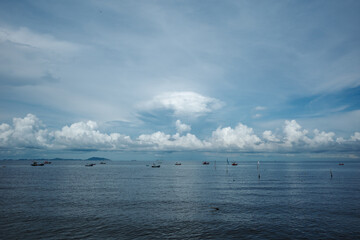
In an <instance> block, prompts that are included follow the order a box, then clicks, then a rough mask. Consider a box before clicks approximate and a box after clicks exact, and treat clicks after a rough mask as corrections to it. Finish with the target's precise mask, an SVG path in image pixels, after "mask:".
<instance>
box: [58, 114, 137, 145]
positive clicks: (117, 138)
mask: <svg viewBox="0 0 360 240" xmlns="http://www.w3.org/2000/svg"><path fill="white" fill-rule="evenodd" d="M97 128H98V126H97V123H96V122H93V121H88V122H78V123H74V124H72V125H71V126H70V127H69V126H65V127H63V128H62V130H61V131H55V132H53V133H52V134H51V136H53V138H54V144H56V145H57V146H59V147H62V148H74V149H110V150H111V149H113V150H116V149H117V150H118V149H121V148H122V145H123V144H131V139H130V137H129V136H124V135H121V134H119V133H111V134H104V133H100V132H99V131H98V130H97Z"/></svg>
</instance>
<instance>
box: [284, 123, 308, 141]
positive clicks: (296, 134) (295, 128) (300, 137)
mask: <svg viewBox="0 0 360 240" xmlns="http://www.w3.org/2000/svg"><path fill="white" fill-rule="evenodd" d="M307 133H308V131H307V130H306V129H304V130H301V126H300V125H299V124H298V123H297V122H296V121H295V120H291V121H288V120H286V121H285V127H284V134H285V144H286V145H288V146H291V145H292V144H299V143H310V139H309V138H308V137H307V136H306V134H307Z"/></svg>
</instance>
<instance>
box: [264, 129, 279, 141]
mask: <svg viewBox="0 0 360 240" xmlns="http://www.w3.org/2000/svg"><path fill="white" fill-rule="evenodd" d="M263 138H264V139H265V140H266V141H269V142H279V141H280V140H279V139H278V138H277V137H276V136H275V135H273V133H272V132H271V131H270V130H266V131H264V132H263Z"/></svg>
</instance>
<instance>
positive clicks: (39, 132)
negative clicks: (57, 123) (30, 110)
mask: <svg viewBox="0 0 360 240" xmlns="http://www.w3.org/2000/svg"><path fill="white" fill-rule="evenodd" d="M41 127H43V124H42V123H41V121H40V120H39V119H38V118H37V117H36V116H35V115H33V114H28V115H26V117H25V118H14V119H13V126H12V127H11V126H10V125H8V124H4V123H3V124H1V125H0V141H1V142H0V145H1V146H3V147H14V148H22V147H29V148H41V147H49V144H48V141H47V135H48V131H47V130H46V129H45V130H44V129H41Z"/></svg>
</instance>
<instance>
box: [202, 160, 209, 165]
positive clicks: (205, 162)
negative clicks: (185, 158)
mask: <svg viewBox="0 0 360 240" xmlns="http://www.w3.org/2000/svg"><path fill="white" fill-rule="evenodd" d="M202 164H203V165H209V164H210V162H207V161H204V162H203V163H202Z"/></svg>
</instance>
